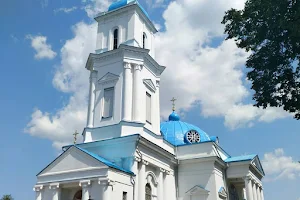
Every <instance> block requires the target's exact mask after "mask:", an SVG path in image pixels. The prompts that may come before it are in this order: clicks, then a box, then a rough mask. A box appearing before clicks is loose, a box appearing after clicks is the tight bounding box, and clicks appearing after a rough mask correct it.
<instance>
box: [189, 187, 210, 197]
mask: <svg viewBox="0 0 300 200" xmlns="http://www.w3.org/2000/svg"><path fill="white" fill-rule="evenodd" d="M186 194H187V195H190V196H198V195H208V194H209V191H208V190H206V189H205V188H204V187H202V186H200V185H195V186H194V187H192V188H191V189H190V190H188V191H187V192H186Z"/></svg>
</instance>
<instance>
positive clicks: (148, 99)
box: [146, 92, 151, 123]
mask: <svg viewBox="0 0 300 200" xmlns="http://www.w3.org/2000/svg"><path fill="white" fill-rule="evenodd" d="M146 121H147V122H149V123H151V95H150V94H149V93H148V92H146Z"/></svg>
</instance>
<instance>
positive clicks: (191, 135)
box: [186, 130, 200, 143]
mask: <svg viewBox="0 0 300 200" xmlns="http://www.w3.org/2000/svg"><path fill="white" fill-rule="evenodd" d="M186 139H187V141H188V142H189V143H196V142H200V135H199V133H198V132H197V131H194V130H191V131H189V132H187V133H186Z"/></svg>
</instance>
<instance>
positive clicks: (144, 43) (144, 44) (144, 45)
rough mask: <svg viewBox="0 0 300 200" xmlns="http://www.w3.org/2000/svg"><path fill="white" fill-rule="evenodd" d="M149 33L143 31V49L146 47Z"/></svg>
mask: <svg viewBox="0 0 300 200" xmlns="http://www.w3.org/2000/svg"><path fill="white" fill-rule="evenodd" d="M146 43H147V34H146V33H145V32H143V36H142V46H143V49H146V47H147V45H146Z"/></svg>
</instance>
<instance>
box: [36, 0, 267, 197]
mask: <svg viewBox="0 0 300 200" xmlns="http://www.w3.org/2000/svg"><path fill="white" fill-rule="evenodd" d="M95 19H96V21H97V22H98V35H97V41H95V42H97V49H96V51H95V53H91V54H90V56H89V58H88V60H87V64H86V66H85V67H86V69H87V70H89V72H90V80H87V81H89V83H90V86H89V88H86V89H87V90H89V105H88V108H87V124H86V127H84V131H83V133H82V135H83V142H82V143H80V144H76V145H68V146H65V147H63V148H62V150H63V152H62V154H61V155H60V156H58V157H57V158H56V159H55V160H54V161H53V162H52V163H50V164H49V165H48V166H46V167H45V168H44V169H43V170H42V171H41V172H40V173H38V174H37V183H36V185H35V186H34V191H35V192H36V200H78V199H82V200H89V199H93V200H150V199H151V200H221V199H229V200H242V199H247V200H264V196H263V187H262V182H261V180H262V178H263V177H264V171H263V169H262V166H261V164H260V161H259V158H258V156H257V155H245V156H237V157H232V156H230V155H229V154H228V153H227V152H226V151H225V150H223V149H222V148H221V146H220V144H219V139H218V137H216V136H209V135H208V134H207V133H205V132H204V131H203V130H201V129H200V128H199V127H197V126H194V125H191V124H189V123H187V122H182V121H181V120H180V116H178V114H177V113H176V112H175V110H173V112H172V113H171V114H170V116H169V120H168V121H166V122H161V121H160V103H159V98H160V95H159V94H160V90H159V88H160V76H161V74H162V73H163V71H164V69H165V67H164V66H161V65H159V64H158V63H157V62H156V61H155V52H154V50H155V47H154V34H155V33H156V32H157V30H156V29H155V27H154V25H153V23H152V22H151V21H150V20H149V17H148V14H147V13H146V12H145V10H144V9H143V8H142V7H141V6H140V4H139V3H138V2H137V1H132V0H120V1H118V2H116V3H113V4H112V5H111V6H110V7H109V9H108V11H107V12H104V13H101V14H100V15H99V16H97V17H96V18H95ZM170 98H171V97H170Z"/></svg>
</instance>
